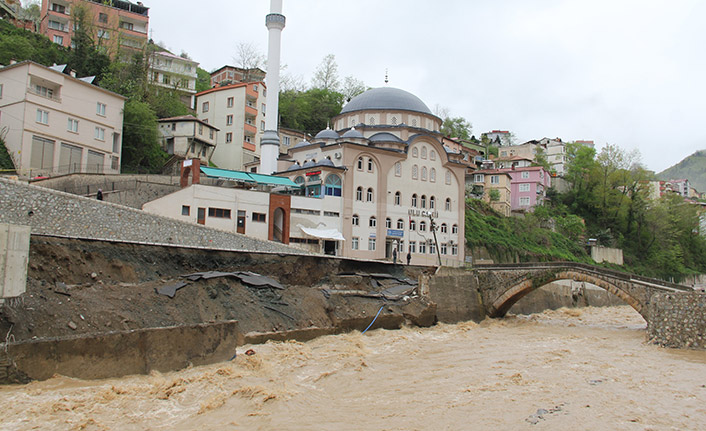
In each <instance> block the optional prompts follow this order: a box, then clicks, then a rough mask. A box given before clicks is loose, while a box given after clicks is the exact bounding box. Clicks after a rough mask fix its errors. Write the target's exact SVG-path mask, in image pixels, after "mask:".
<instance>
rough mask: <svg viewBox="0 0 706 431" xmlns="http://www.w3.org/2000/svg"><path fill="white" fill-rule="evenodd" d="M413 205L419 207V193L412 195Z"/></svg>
mask: <svg viewBox="0 0 706 431" xmlns="http://www.w3.org/2000/svg"><path fill="white" fill-rule="evenodd" d="M412 207H413V208H417V194H416V193H415V194H413V195H412Z"/></svg>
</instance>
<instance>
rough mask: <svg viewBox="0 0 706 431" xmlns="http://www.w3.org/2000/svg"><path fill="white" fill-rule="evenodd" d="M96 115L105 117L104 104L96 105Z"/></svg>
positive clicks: (98, 103)
mask: <svg viewBox="0 0 706 431" xmlns="http://www.w3.org/2000/svg"><path fill="white" fill-rule="evenodd" d="M96 114H98V115H100V116H103V117H105V103H100V102H97V103H96Z"/></svg>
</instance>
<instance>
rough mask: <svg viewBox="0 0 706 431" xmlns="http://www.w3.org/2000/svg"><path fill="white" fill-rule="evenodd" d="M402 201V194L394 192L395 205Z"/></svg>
mask: <svg viewBox="0 0 706 431" xmlns="http://www.w3.org/2000/svg"><path fill="white" fill-rule="evenodd" d="M401 200H402V194H401V193H400V192H395V205H399V204H400V201H401Z"/></svg>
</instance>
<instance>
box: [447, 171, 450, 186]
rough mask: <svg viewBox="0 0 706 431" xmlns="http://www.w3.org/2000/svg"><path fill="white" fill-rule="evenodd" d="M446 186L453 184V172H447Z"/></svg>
mask: <svg viewBox="0 0 706 431" xmlns="http://www.w3.org/2000/svg"><path fill="white" fill-rule="evenodd" d="M446 184H451V172H449V171H446Z"/></svg>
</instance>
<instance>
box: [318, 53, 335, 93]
mask: <svg viewBox="0 0 706 431" xmlns="http://www.w3.org/2000/svg"><path fill="white" fill-rule="evenodd" d="M311 86H312V87H313V88H318V89H321V90H328V91H334V92H335V91H338V88H339V86H340V82H339V77H338V64H336V56H335V55H333V54H328V55H327V56H325V57H324V59H323V60H321V63H320V64H319V67H318V68H317V69H316V71H315V72H314V78H312V80H311Z"/></svg>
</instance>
